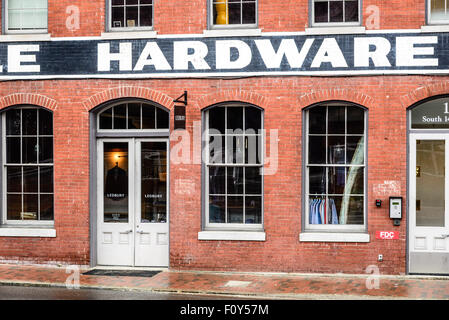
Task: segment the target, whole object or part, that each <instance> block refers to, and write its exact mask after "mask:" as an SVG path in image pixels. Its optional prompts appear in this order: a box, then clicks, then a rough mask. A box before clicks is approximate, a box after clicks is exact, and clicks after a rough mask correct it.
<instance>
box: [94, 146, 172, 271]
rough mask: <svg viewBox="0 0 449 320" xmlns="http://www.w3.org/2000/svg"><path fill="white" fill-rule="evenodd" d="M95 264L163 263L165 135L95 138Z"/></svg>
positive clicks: (166, 252)
mask: <svg viewBox="0 0 449 320" xmlns="http://www.w3.org/2000/svg"><path fill="white" fill-rule="evenodd" d="M97 152H98V156H97V159H98V163H97V170H98V171H97V177H98V179H97V195H98V200H97V208H98V211H97V214H98V215H97V238H98V239H97V264H98V265H107V266H135V267H167V266H168V257H169V248H168V245H169V243H168V242H169V230H168V228H169V227H168V221H169V190H168V189H169V188H168V141H167V140H166V139H136V138H131V139H100V140H98V142H97Z"/></svg>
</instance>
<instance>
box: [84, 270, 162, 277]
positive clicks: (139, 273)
mask: <svg viewBox="0 0 449 320" xmlns="http://www.w3.org/2000/svg"><path fill="white" fill-rule="evenodd" d="M160 272H161V271H149V270H104V269H93V270H90V271H87V272H84V273H83V274H84V275H87V276H113V277H153V276H155V275H157V274H158V273H160Z"/></svg>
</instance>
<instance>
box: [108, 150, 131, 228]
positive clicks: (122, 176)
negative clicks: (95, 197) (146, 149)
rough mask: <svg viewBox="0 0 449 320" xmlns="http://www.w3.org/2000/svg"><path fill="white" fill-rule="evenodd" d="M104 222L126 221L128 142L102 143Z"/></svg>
mask: <svg viewBox="0 0 449 320" xmlns="http://www.w3.org/2000/svg"><path fill="white" fill-rule="evenodd" d="M103 199H104V200H103V201H104V222H128V143H126V142H105V143H104V197H103Z"/></svg>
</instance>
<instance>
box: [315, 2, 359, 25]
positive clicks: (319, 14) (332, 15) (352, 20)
mask: <svg viewBox="0 0 449 320" xmlns="http://www.w3.org/2000/svg"><path fill="white" fill-rule="evenodd" d="M312 2H313V3H312V25H316V26H319V25H336V24H337V25H338V24H341V25H348V24H349V25H358V24H360V12H359V9H360V6H359V0H312Z"/></svg>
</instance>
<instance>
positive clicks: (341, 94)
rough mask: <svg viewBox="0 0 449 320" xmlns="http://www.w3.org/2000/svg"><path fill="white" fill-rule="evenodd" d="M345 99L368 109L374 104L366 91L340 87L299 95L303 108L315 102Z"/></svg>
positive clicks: (300, 104) (300, 105)
mask: <svg viewBox="0 0 449 320" xmlns="http://www.w3.org/2000/svg"><path fill="white" fill-rule="evenodd" d="M335 100H339V101H345V102H350V103H351V102H352V103H355V104H358V105H361V106H364V107H366V108H367V109H369V108H371V107H373V106H374V99H373V98H372V97H370V96H368V95H366V94H364V93H361V92H358V91H355V90H350V89H340V88H330V89H323V90H318V91H310V92H308V93H305V94H303V95H300V96H299V97H298V102H299V107H300V108H301V109H303V108H305V107H308V106H310V105H313V104H317V103H320V102H325V101H335Z"/></svg>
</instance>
